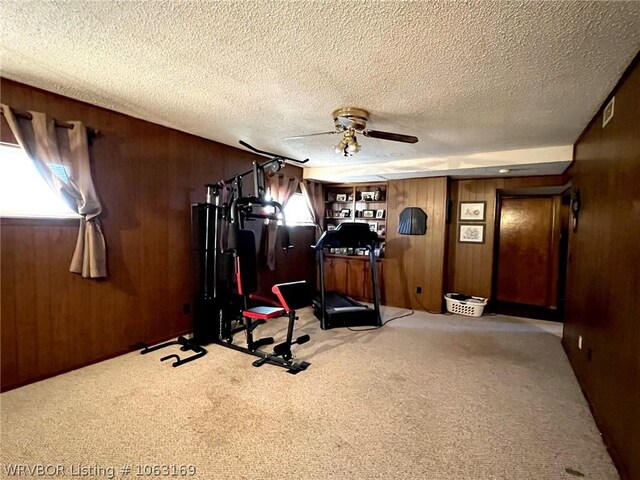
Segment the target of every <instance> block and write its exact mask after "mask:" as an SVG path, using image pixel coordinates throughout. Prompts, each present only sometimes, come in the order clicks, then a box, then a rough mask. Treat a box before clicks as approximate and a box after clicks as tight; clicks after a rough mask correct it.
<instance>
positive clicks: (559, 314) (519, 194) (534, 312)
mask: <svg viewBox="0 0 640 480" xmlns="http://www.w3.org/2000/svg"><path fill="white" fill-rule="evenodd" d="M570 190H571V183H570V182H569V183H567V184H565V185H562V186H556V187H532V188H499V189H496V207H495V221H494V225H493V227H494V232H493V259H492V268H491V299H490V301H491V305H492V306H493V310H494V311H496V312H497V310H498V309H499V308H500V307H501V306H502V305H500V303H499V302H498V300H497V289H498V267H499V260H500V220H501V216H502V213H501V212H502V200H503V198H514V197H515V198H532V197H555V196H560V199H561V205H560V207H561V208H560V215H562V214H563V210H562V199H563V197H565V196H566V195H568V194H569V192H570ZM567 233H568V232H567ZM568 241H569V239H568V234H565V232H563V231H562V222H561V231H560V248H559V250H558V261H559V262H560V264H559V266H558V284H557V291H556V297H557V308H556V310H555V311H553V310H551V309H548V308H544V307H535V306H522V307H521V308H518V307H516V308H515V309H514V311H512V312H508V313H507V314H512V315H516V316H518V315H519V316H524V317H531V318H539V319H543V320H553V321H559V322H562V321H564V289H565V286H566V270H567V257H566V256H563V255H562V252H565V253H566V252H567V251H568V250H567V248H563V246H564V247H567V246H568ZM563 244H564V245H563ZM514 305H515V304H514ZM498 313H499V312H498Z"/></svg>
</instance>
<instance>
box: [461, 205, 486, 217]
mask: <svg viewBox="0 0 640 480" xmlns="http://www.w3.org/2000/svg"><path fill="white" fill-rule="evenodd" d="M486 210H487V202H460V221H461V222H463V221H464V222H469V221H471V222H474V221H477V222H484V221H485V220H486V218H487V212H486Z"/></svg>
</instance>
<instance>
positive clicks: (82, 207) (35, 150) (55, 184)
mask: <svg viewBox="0 0 640 480" xmlns="http://www.w3.org/2000/svg"><path fill="white" fill-rule="evenodd" d="M1 107H2V113H3V114H4V116H5V119H6V120H7V123H8V124H9V127H10V128H11V131H12V132H13V135H14V136H15V137H16V140H17V141H18V144H19V145H20V147H22V149H23V150H24V151H25V153H26V154H27V156H28V157H29V158H30V159H31V161H33V163H34V165H35V166H36V168H37V170H38V172H40V175H42V177H43V178H44V179H45V181H46V182H47V183H48V184H49V186H50V187H51V188H52V189H53V191H54V192H56V194H58V195H59V196H60V197H61V198H62V199H63V200H64V201H65V202H66V203H67V204H68V205H69V207H71V209H72V210H73V211H75V212H77V213H78V214H80V215H81V216H82V218H81V219H80V230H79V232H78V239H77V241H76V247H75V251H74V252H73V257H72V259H71V266H70V268H69V270H70V271H71V272H73V273H79V274H81V275H82V276H83V277H85V278H102V277H106V276H107V261H106V244H105V240H104V235H103V233H102V226H101V224H100V220H99V219H98V216H99V215H100V213H101V212H102V206H101V204H100V200H99V199H98V194H97V192H96V189H95V187H94V185H93V181H92V179H91V168H90V162H89V142H88V139H87V130H86V128H85V127H84V125H83V124H82V122H75V121H74V122H69V123H70V124H71V125H72V126H73V128H57V127H56V125H55V120H54V119H53V118H51V117H48V116H47V115H46V114H44V113H40V112H29V113H30V114H31V117H32V118H31V119H25V118H18V117H17V116H16V115H15V114H14V113H13V111H12V110H11V108H9V107H8V106H7V105H1ZM48 164H52V165H59V166H62V167H63V168H64V169H65V171H66V172H67V176H68V179H67V181H65V180H63V179H62V178H60V177H58V176H57V175H55V174H54V173H53V171H52V170H51V169H50V168H49V167H48Z"/></svg>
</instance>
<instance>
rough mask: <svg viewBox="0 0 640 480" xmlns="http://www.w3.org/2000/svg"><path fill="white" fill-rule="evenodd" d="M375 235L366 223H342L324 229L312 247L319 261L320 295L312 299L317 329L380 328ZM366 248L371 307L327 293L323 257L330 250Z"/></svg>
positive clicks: (376, 240)
mask: <svg viewBox="0 0 640 480" xmlns="http://www.w3.org/2000/svg"><path fill="white" fill-rule="evenodd" d="M377 242H378V234H377V233H376V232H372V231H371V230H369V225H368V224H366V223H356V222H343V223H341V224H340V225H338V227H337V228H336V229H335V230H327V231H326V232H324V233H323V234H322V236H321V237H320V238H319V239H318V241H317V242H316V244H315V246H314V247H313V248H314V249H315V251H316V258H317V260H318V271H319V272H320V273H319V277H320V292H319V295H317V296H316V297H314V299H313V313H314V315H315V316H316V317H317V318H318V320H320V328H322V329H323V330H328V329H330V328H335V327H355V326H367V325H370V326H374V327H381V326H382V319H381V318H380V300H379V298H380V294H379V291H378V273H377V270H376V258H375V254H374V249H375V246H376V243H377ZM345 247H346V248H353V249H356V248H362V249H366V251H367V253H368V255H369V263H370V264H371V265H370V266H371V287H372V292H373V308H369V307H368V306H367V305H363V304H362V303H359V302H356V301H355V300H354V299H353V298H351V297H348V296H347V295H345V294H344V293H342V292H327V291H325V287H324V254H325V249H329V248H345Z"/></svg>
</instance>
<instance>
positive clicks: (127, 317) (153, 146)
mask: <svg viewBox="0 0 640 480" xmlns="http://www.w3.org/2000/svg"><path fill="white" fill-rule="evenodd" d="M0 81H1V94H2V102H3V103H7V104H9V105H10V106H12V107H14V108H16V109H19V110H35V111H42V112H47V113H48V114H50V115H52V116H53V117H55V118H57V119H59V120H82V121H84V122H85V124H86V125H88V126H90V127H93V128H97V129H98V130H99V131H100V135H99V137H98V138H97V139H96V140H95V142H94V144H93V147H92V168H93V175H94V181H95V183H96V187H97V189H98V193H99V195H100V197H101V199H102V202H103V206H104V213H103V215H102V221H103V226H104V232H105V236H106V241H107V248H108V258H109V265H108V268H109V278H108V279H107V280H100V281H95V280H85V279H82V278H80V277H79V276H77V275H75V274H72V273H69V272H68V270H69V263H70V261H71V255H72V252H73V248H74V245H75V240H76V235H77V231H78V226H77V222H75V221H71V222H70V221H68V220H60V221H34V220H13V219H3V220H2V228H1V231H0V242H1V245H2V249H1V258H0V262H1V275H2V276H1V316H2V331H1V337H2V358H1V364H2V371H1V375H2V388H3V389H7V388H11V387H14V386H17V385H20V384H24V383H27V382H29V381H33V380H35V379H38V378H43V377H46V376H51V375H54V374H56V373H60V372H63V371H66V370H69V369H73V368H78V367H80V366H82V365H86V364H88V363H91V362H94V361H98V360H100V359H104V358H108V357H110V356H113V355H116V354H119V353H122V352H125V351H128V350H129V349H130V348H131V346H132V345H135V344H137V343H139V342H143V341H146V342H153V341H156V340H159V339H163V338H167V337H170V336H172V335H175V334H177V333H180V332H184V331H186V330H188V329H189V326H190V315H189V314H185V313H184V312H183V306H184V304H186V303H189V302H190V301H191V300H192V299H191V295H192V290H193V288H192V276H191V271H190V258H191V257H190V251H189V247H190V243H189V235H190V231H189V226H190V204H191V203H194V202H199V201H203V200H204V195H205V189H204V184H205V183H209V182H214V181H218V180H221V179H224V178H228V177H230V176H232V175H234V174H236V173H240V172H242V171H244V170H247V169H248V168H250V166H251V162H252V161H253V160H254V159H258V158H260V157H255V156H254V155H252V154H250V153H248V152H245V151H241V150H238V149H235V148H232V147H229V146H226V145H221V144H218V143H215V142H212V141H209V140H205V139H203V138H199V137H196V136H193V135H189V134H186V133H183V132H180V131H177V130H172V129H169V128H165V127H161V126H159V125H155V124H152V123H149V122H145V121H142V120H138V119H135V118H132V117H129V116H126V115H122V114H118V113H115V112H112V111H109V110H105V109H102V108H99V107H95V106H92V105H88V104H85V103H82V102H78V101H75V100H71V99H69V98H65V97H61V96H58V95H54V94H52V93H49V92H45V91H42V90H38V89H35V88H32V87H29V86H26V85H22V84H19V83H16V82H12V81H9V80H6V79H2V80H0ZM286 172H287V174H289V175H296V176H301V170H300V169H298V168H295V167H287V170H286ZM305 247H306V245H305ZM303 251H305V252H306V251H308V254H309V257H310V262H298V261H296V262H295V263H289V264H288V265H289V266H290V268H294V267H295V269H296V271H298V272H299V269H300V268H303V267H304V266H306V265H312V266H313V253H312V251H311V249H306V248H305V249H302V248H301V250H300V252H303ZM311 268H312V267H311ZM282 274H283V275H284V276H286V274H287V272H286V271H283V272H282ZM297 276H300V273H298V274H297V275H296V277H297ZM302 276H305V277H309V278H313V276H314V275H313V271H311V272H307V273H303V274H302Z"/></svg>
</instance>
